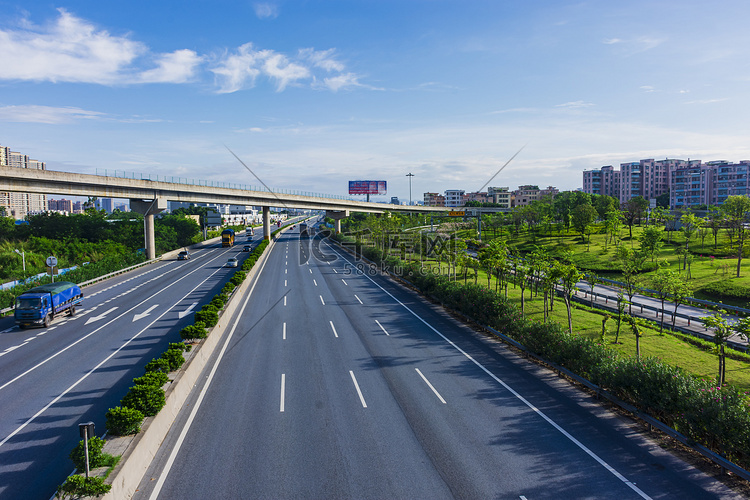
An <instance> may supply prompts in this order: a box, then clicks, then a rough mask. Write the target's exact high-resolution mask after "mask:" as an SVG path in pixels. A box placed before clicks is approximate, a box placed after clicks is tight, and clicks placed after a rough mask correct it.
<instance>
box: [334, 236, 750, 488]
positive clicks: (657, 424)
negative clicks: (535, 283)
mask: <svg viewBox="0 0 750 500" xmlns="http://www.w3.org/2000/svg"><path fill="white" fill-rule="evenodd" d="M336 243H337V244H338V242H336ZM339 247H341V248H342V249H343V250H345V251H346V252H348V253H352V254H353V253H354V252H353V251H352V249H351V248H348V247H346V246H344V245H340V244H339ZM360 257H361V258H362V259H364V260H366V261H368V262H371V261H369V260H368V259H367V258H365V257H364V256H360ZM373 264H374V263H373ZM386 273H387V274H388V275H389V276H391V277H393V278H395V279H397V280H399V281H402V282H405V283H407V284H409V285H410V286H411V287H412V288H414V289H415V290H416V289H417V288H416V286H415V285H414V284H413V283H411V282H410V281H409V280H407V279H405V278H403V277H401V276H397V275H395V274H393V273H391V272H390V271H386ZM578 291H583V292H586V291H585V290H579V289H576V292H578ZM420 293H421V292H420ZM589 293H590V292H589ZM600 296H604V295H600ZM606 297H608V298H609V297H610V296H606ZM431 298H432V299H433V300H434V299H435V298H434V297H431ZM576 298H579V297H576ZM614 299H615V300H617V297H615V298H614ZM438 302H439V301H438ZM639 306H641V307H643V308H649V309H654V310H661V309H660V308H655V307H653V306H649V305H648V304H639ZM454 312H455V313H456V314H458V315H460V316H462V317H464V318H466V319H468V320H469V321H471V322H473V323H475V324H477V325H479V326H481V327H482V328H484V329H486V330H487V331H489V332H492V334H494V335H496V336H497V337H499V338H501V339H502V340H503V341H505V342H507V343H509V344H511V345H513V346H514V347H516V348H517V349H519V350H520V351H523V352H524V353H525V354H526V355H528V356H530V357H533V358H535V359H537V360H539V361H540V362H542V363H544V364H546V365H547V366H549V367H551V368H553V369H554V370H556V371H557V372H558V373H561V374H563V375H565V376H566V377H569V378H571V379H572V380H574V381H576V382H577V383H579V384H581V385H583V386H585V387H588V388H589V389H591V390H592V391H594V392H595V393H596V396H597V398H599V397H604V398H606V399H607V400H609V401H611V402H612V403H614V404H616V405H617V406H619V407H621V408H623V409H624V410H626V411H628V412H630V413H632V414H633V415H635V416H636V417H637V418H639V419H641V420H643V421H644V422H646V423H647V424H648V425H649V429H650V428H656V429H659V430H660V431H661V432H663V433H665V434H667V435H669V436H671V437H672V438H674V439H676V440H678V441H679V442H681V443H682V444H684V445H685V446H687V447H688V448H690V449H692V450H694V451H695V452H697V453H700V454H701V455H703V456H704V457H706V458H707V459H709V460H711V461H712V462H714V463H715V464H717V465H718V466H719V467H721V469H722V473H725V472H726V471H727V470H729V471H731V472H732V473H734V474H736V475H738V476H739V477H741V478H743V479H745V480H747V481H750V471H748V470H746V469H743V468H742V467H740V466H739V465H737V464H735V463H734V462H731V461H729V460H727V459H726V458H724V457H722V456H721V455H719V454H718V453H715V452H713V451H711V450H709V449H708V448H706V447H705V446H703V445H701V444H699V443H696V442H695V441H694V440H692V439H690V438H688V437H687V436H685V435H684V434H681V433H679V432H677V431H676V430H674V429H673V428H671V427H669V426H668V425H666V424H665V423H663V422H661V421H659V420H657V419H655V418H654V417H652V416H650V415H647V414H645V413H643V412H642V411H640V410H639V409H638V408H636V407H634V406H633V405H630V404H629V403H626V402H624V401H621V400H620V399H619V398H617V397H616V396H614V395H613V394H610V393H609V392H608V391H606V390H605V389H602V388H601V387H600V386H598V385H596V384H594V383H593V382H591V381H590V380H587V379H585V378H583V377H581V376H579V375H576V374H575V373H573V372H571V371H570V370H568V369H567V368H563V367H562V366H559V365H557V364H556V363H553V362H551V361H548V360H546V359H544V358H542V357H541V356H538V355H536V354H534V353H532V352H531V351H529V350H528V349H526V347H525V346H524V345H523V344H521V343H519V342H517V341H516V340H514V339H512V338H510V337H508V336H507V335H505V334H503V333H500V332H499V331H497V330H495V329H494V328H492V327H490V326H486V325H483V324H481V323H479V322H478V321H475V320H474V319H473V318H470V317H468V316H466V315H465V314H463V313H460V312H458V311H454ZM680 316H682V317H687V316H686V315H680ZM692 318H693V319H699V318H697V317H692ZM691 333H694V332H691Z"/></svg>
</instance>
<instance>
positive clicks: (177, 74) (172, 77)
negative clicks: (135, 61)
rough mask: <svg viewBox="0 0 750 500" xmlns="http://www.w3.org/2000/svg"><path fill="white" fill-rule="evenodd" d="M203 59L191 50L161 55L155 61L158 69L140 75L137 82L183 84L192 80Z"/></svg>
mask: <svg viewBox="0 0 750 500" xmlns="http://www.w3.org/2000/svg"><path fill="white" fill-rule="evenodd" d="M202 62H203V57H201V56H199V55H198V54H196V53H195V52H194V51H192V50H188V49H182V50H176V51H174V52H172V53H170V54H162V55H161V56H160V57H159V58H158V59H157V64H158V67H156V68H154V69H150V70H147V71H144V72H143V73H141V74H140V75H139V77H138V80H139V81H141V82H143V83H185V82H188V81H190V80H192V79H193V77H194V76H195V73H196V70H197V68H198V66H199V65H200V64H201V63H202Z"/></svg>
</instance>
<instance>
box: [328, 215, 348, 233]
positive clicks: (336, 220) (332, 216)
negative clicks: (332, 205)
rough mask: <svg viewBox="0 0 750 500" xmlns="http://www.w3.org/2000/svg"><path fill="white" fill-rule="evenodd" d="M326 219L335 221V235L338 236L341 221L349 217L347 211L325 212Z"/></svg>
mask: <svg viewBox="0 0 750 500" xmlns="http://www.w3.org/2000/svg"><path fill="white" fill-rule="evenodd" d="M326 217H330V218H331V219H333V220H334V221H335V224H336V234H339V233H340V232H341V219H343V218H344V217H349V210H326Z"/></svg>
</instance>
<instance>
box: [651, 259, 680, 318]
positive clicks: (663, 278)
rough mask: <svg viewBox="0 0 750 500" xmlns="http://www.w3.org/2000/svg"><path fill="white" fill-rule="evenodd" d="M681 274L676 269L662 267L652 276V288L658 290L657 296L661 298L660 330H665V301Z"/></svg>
mask: <svg viewBox="0 0 750 500" xmlns="http://www.w3.org/2000/svg"><path fill="white" fill-rule="evenodd" d="M678 279H679V276H678V275H677V273H675V272H674V271H671V270H669V269H667V268H664V267H661V268H659V269H658V270H657V271H656V273H654V274H653V275H652V276H651V288H653V289H654V291H656V296H657V297H658V298H659V300H661V323H660V325H659V331H660V332H663V331H664V302H665V301H666V299H667V298H669V296H670V294H671V292H672V289H673V288H674V287H675V282H676V281H677V280H678Z"/></svg>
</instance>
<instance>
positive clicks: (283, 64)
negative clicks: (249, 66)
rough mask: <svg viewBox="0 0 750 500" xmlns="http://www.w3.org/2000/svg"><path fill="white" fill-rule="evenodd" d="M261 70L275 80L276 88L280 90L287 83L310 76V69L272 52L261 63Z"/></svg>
mask: <svg viewBox="0 0 750 500" xmlns="http://www.w3.org/2000/svg"><path fill="white" fill-rule="evenodd" d="M263 71H264V72H265V73H266V74H267V75H268V76H269V77H271V78H273V79H275V80H276V90H277V91H278V92H281V91H282V90H284V89H285V88H286V86H287V85H289V83H292V82H296V81H297V80H303V79H306V78H309V77H310V70H309V69H307V68H305V67H304V66H300V65H299V64H295V63H291V62H289V60H288V59H287V58H286V56H283V55H281V54H272V55H269V57H267V58H266V60H265V62H264V63H263Z"/></svg>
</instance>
